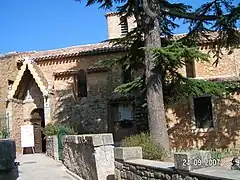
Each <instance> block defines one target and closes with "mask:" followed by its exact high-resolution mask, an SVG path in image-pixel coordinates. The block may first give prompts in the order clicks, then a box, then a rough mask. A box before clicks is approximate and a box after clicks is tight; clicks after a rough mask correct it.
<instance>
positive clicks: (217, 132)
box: [167, 91, 240, 150]
mask: <svg viewBox="0 0 240 180" xmlns="http://www.w3.org/2000/svg"><path fill="white" fill-rule="evenodd" d="M239 95H240V91H238V92H236V93H235V94H234V96H231V97H227V98H217V99H216V102H215V105H216V109H215V113H216V128H214V130H212V131H208V132H193V131H192V122H191V119H192V115H191V113H190V112H191V107H190V103H185V104H184V105H175V106H174V107H171V110H172V112H171V115H170V116H171V117H174V118H170V117H169V116H167V121H168V124H171V123H172V124H173V125H172V126H171V127H170V128H169V130H168V133H169V135H170V138H171V140H172V147H173V148H176V149H177V150H184V149H189V148H202V149H205V148H207V149H211V148H227V147H234V148H235V147H239V146H240V143H239V142H238V141H239V140H240V138H239V132H240V119H239V118H240V111H239V109H240V96H239ZM172 119H176V120H174V122H173V120H172Z"/></svg>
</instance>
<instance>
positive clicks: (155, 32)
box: [144, 17, 170, 153]
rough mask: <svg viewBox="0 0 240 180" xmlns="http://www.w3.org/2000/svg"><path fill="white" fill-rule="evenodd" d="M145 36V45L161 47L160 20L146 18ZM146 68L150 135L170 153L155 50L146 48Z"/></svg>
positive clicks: (160, 78)
mask: <svg viewBox="0 0 240 180" xmlns="http://www.w3.org/2000/svg"><path fill="white" fill-rule="evenodd" d="M144 36H145V47H147V48H157V47H161V37H160V31H159V21H158V19H157V18H155V20H154V19H153V18H151V17H148V18H147V19H146V23H145V29H144ZM145 68H146V69H145V74H146V86H147V105H148V124H149V130H150V135H151V136H152V138H153V139H154V141H155V142H156V143H157V144H160V145H161V146H162V147H163V148H164V149H165V150H166V152H167V153H169V151H170V147H169V137H168V132H167V123H166V118H165V109H164V101H163V91H162V76H161V73H160V72H159V71H158V70H157V69H155V68H154V57H153V52H152V51H150V50H148V49H147V50H145Z"/></svg>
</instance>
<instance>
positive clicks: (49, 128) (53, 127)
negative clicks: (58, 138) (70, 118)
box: [42, 124, 77, 136]
mask: <svg viewBox="0 0 240 180" xmlns="http://www.w3.org/2000/svg"><path fill="white" fill-rule="evenodd" d="M61 128H64V129H65V130H66V132H67V134H68V135H73V134H77V133H76V132H75V131H74V129H73V128H71V127H69V126H64V125H60V124H48V125H46V126H45V128H43V129H42V131H43V134H44V135H45V136H54V135H58V133H59V131H60V129H61Z"/></svg>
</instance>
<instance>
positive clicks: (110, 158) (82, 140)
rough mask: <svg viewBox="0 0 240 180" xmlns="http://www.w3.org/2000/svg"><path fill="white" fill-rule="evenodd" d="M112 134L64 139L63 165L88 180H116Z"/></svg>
mask: <svg viewBox="0 0 240 180" xmlns="http://www.w3.org/2000/svg"><path fill="white" fill-rule="evenodd" d="M111 138H112V134H86V135H75V136H74V135H73V136H65V137H64V143H63V144H64V148H63V163H64V165H65V166H66V167H67V168H68V169H69V170H70V171H72V172H74V173H75V174H77V175H78V176H80V177H82V178H84V179H86V180H98V179H109V180H111V179H114V178H115V171H114V170H115V166H114V150H113V149H114V146H113V139H111Z"/></svg>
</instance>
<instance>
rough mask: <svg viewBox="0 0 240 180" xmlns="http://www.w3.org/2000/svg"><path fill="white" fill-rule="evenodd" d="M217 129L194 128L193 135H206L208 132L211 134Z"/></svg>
mask: <svg viewBox="0 0 240 180" xmlns="http://www.w3.org/2000/svg"><path fill="white" fill-rule="evenodd" d="M214 130H215V128H214V127H212V128H193V129H192V133H206V132H211V131H214Z"/></svg>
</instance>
